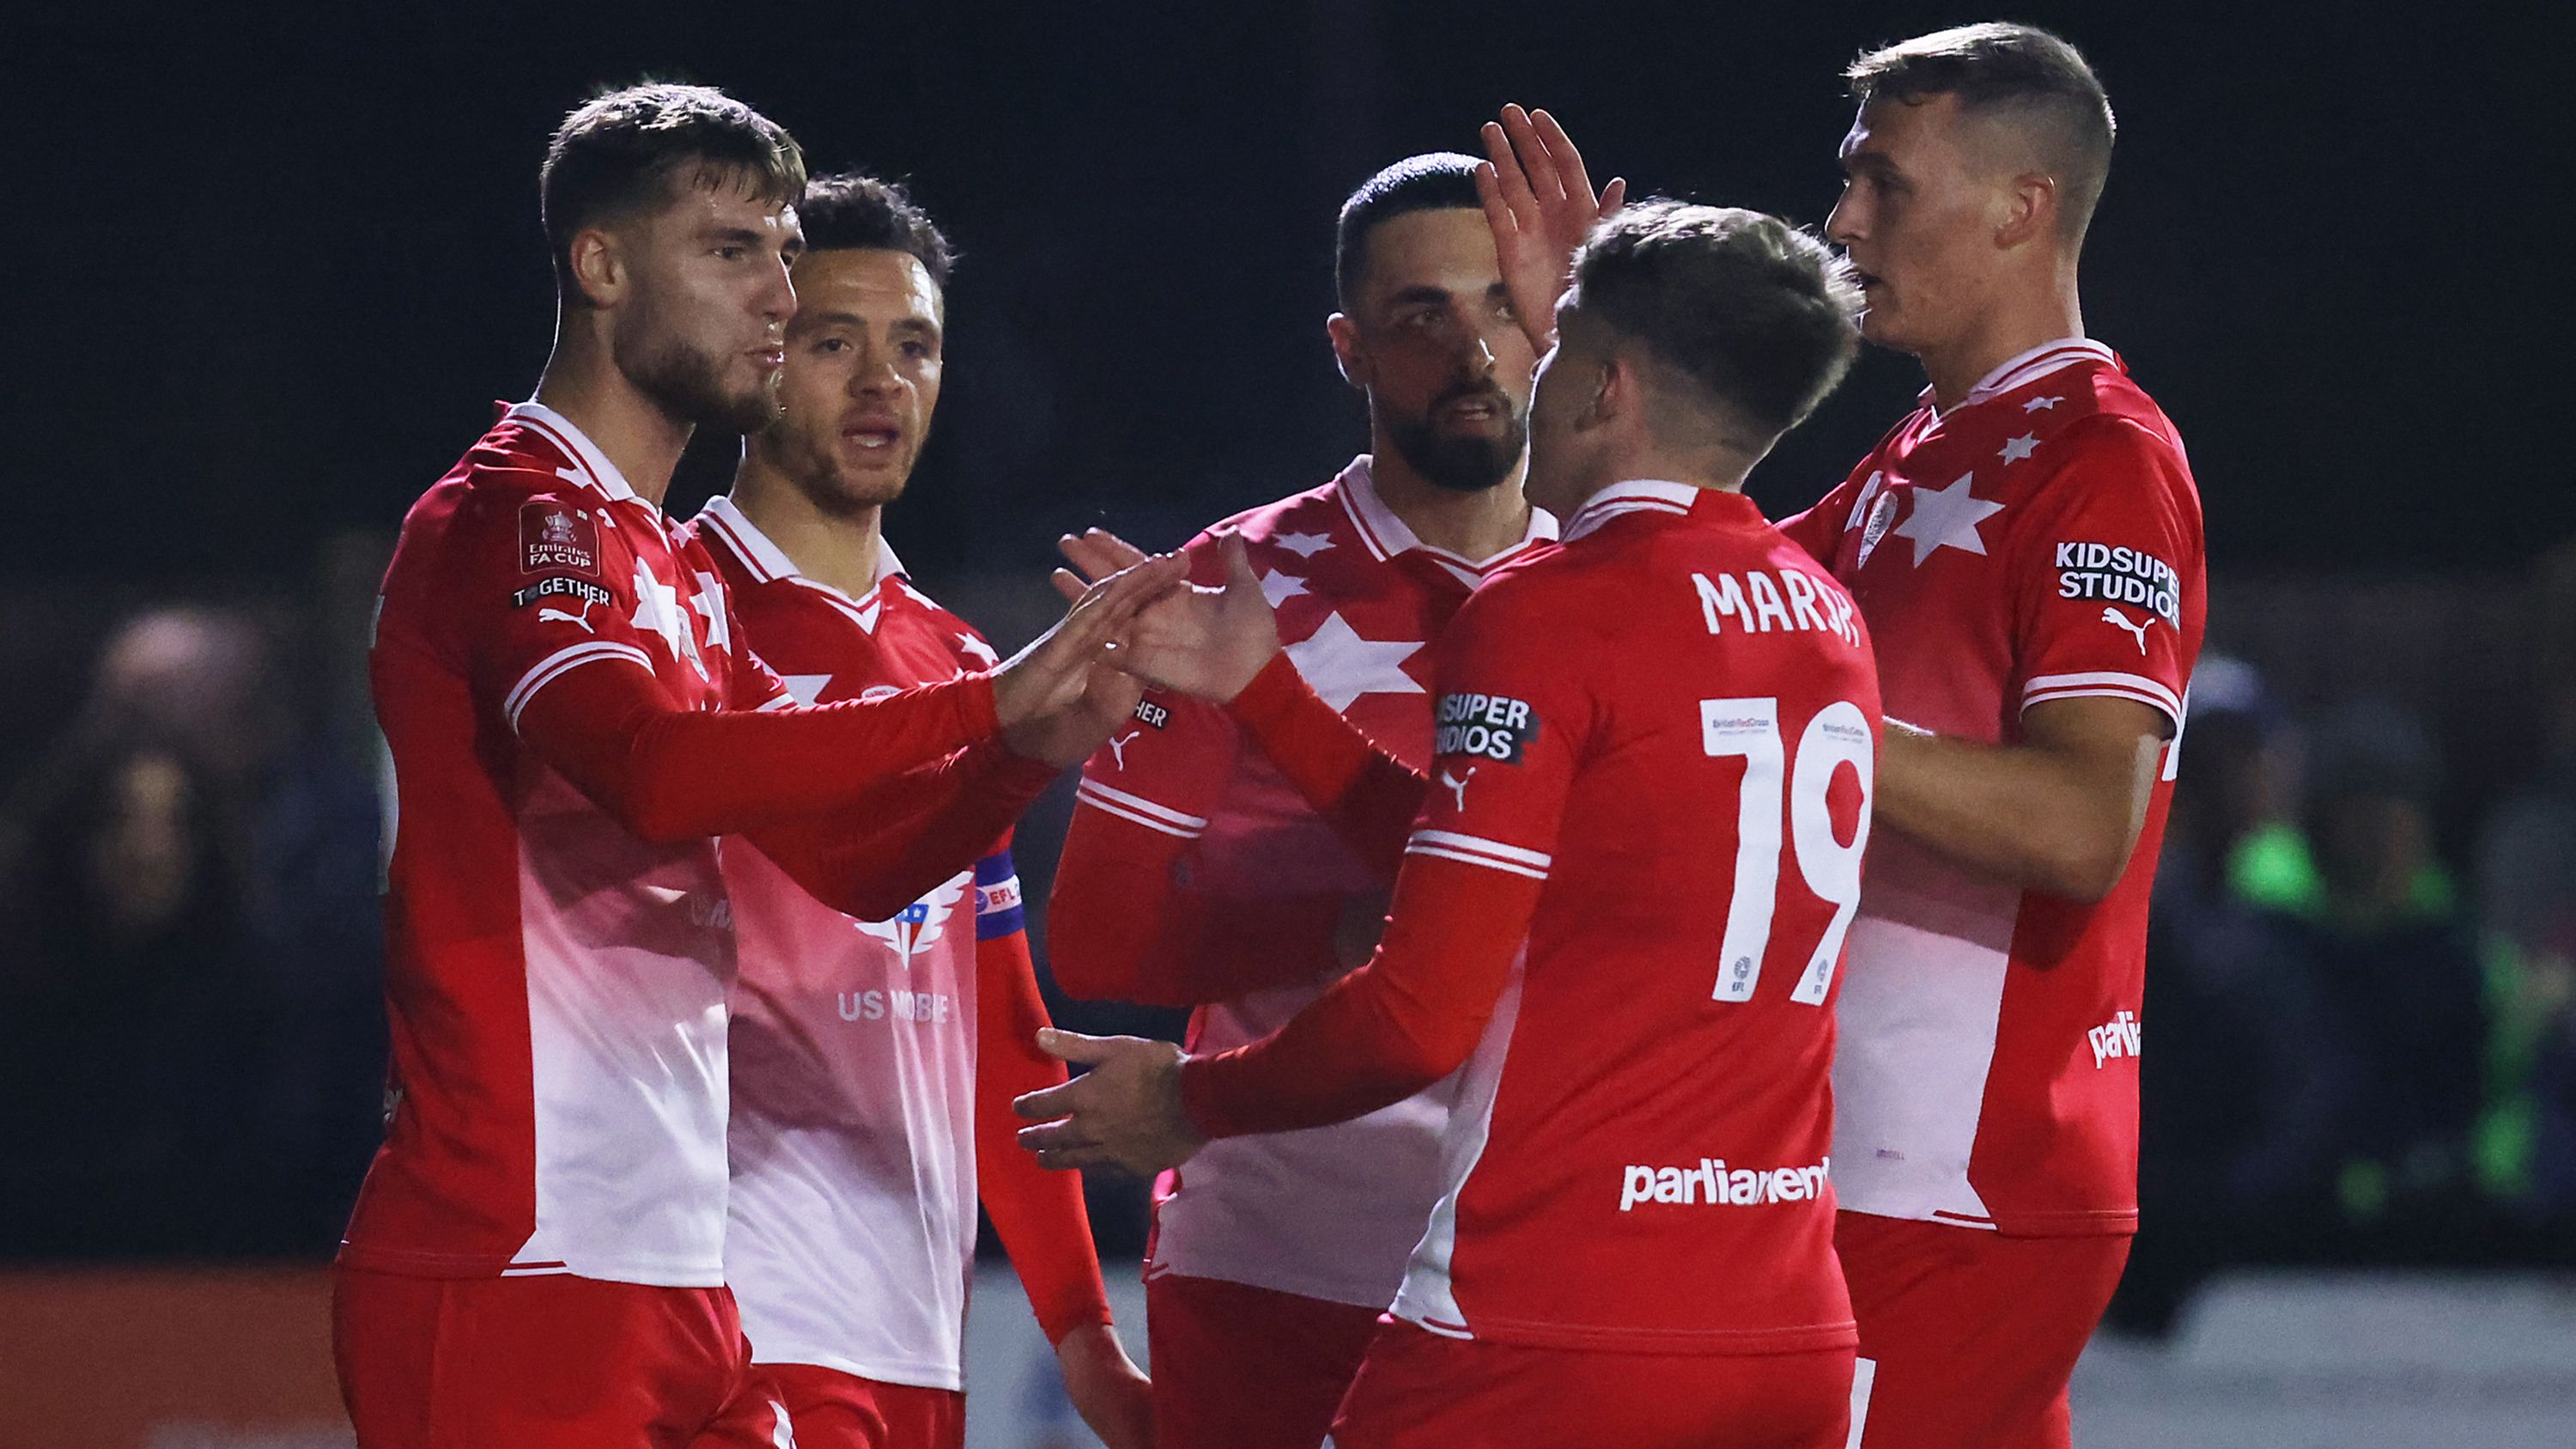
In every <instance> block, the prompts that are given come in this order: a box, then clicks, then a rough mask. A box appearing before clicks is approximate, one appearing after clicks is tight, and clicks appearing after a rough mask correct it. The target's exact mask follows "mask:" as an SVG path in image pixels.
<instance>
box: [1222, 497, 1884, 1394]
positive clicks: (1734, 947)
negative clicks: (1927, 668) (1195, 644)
mask: <svg viewBox="0 0 2576 1449" xmlns="http://www.w3.org/2000/svg"><path fill="white" fill-rule="evenodd" d="M1435 651H1436V654H1437V656H1438V658H1437V661H1436V663H1435V666H1434V673H1435V677H1436V680H1437V683H1436V686H1435V688H1436V691H1437V695H1436V699H1435V702H1434V705H1433V710H1434V718H1435V719H1436V721H1437V730H1438V732H1437V736H1436V738H1435V741H1434V744H1433V751H1432V753H1433V759H1432V764H1431V770H1430V773H1429V775H1428V777H1427V778H1426V777H1424V776H1417V775H1412V774H1408V773H1405V772H1403V771H1402V770H1401V768H1400V767H1399V766H1397V765H1396V763H1395V762H1393V761H1391V760H1390V759H1388V758H1387V757H1386V755H1385V754H1384V753H1383V752H1382V751H1378V750H1375V749H1374V747H1364V748H1363V749H1362V750H1361V760H1362V761H1364V764H1362V763H1359V762H1354V761H1352V760H1351V758H1350V755H1351V742H1352V739H1353V736H1352V734H1351V732H1350V731H1349V730H1348V729H1347V727H1345V726H1344V725H1343V724H1342V722H1341V721H1338V720H1335V719H1333V718H1332V717H1331V716H1330V715H1329V714H1328V713H1326V712H1324V709H1323V706H1322V705H1320V704H1319V703H1317V702H1315V701H1314V700H1312V699H1311V698H1308V697H1306V696H1304V695H1303V693H1302V692H1297V687H1296V684H1295V681H1293V680H1291V679H1287V678H1286V676H1285V673H1284V671H1280V670H1276V669H1270V670H1265V671H1264V672H1263V674H1262V675H1261V676H1260V677H1258V678H1256V679H1255V680H1254V681H1253V683H1252V685H1251V687H1249V688H1247V689H1246V690H1245V691H1244V692H1243V693H1242V694H1241V695H1240V696H1238V697H1237V698H1236V700H1235V701H1234V704H1233V705H1232V709H1233V711H1234V714H1235V717H1236V718H1238V719H1239V720H1242V721H1243V722H1244V723H1245V726H1246V728H1247V730H1248V732H1250V733H1251V734H1252V735H1253V736H1254V738H1255V739H1256V740H1258V741H1259V742H1260V744H1261V746H1262V748H1263V749H1264V750H1265V751H1266V752H1269V753H1271V754H1272V755H1273V756H1274V757H1275V758H1277V759H1279V760H1280V761H1281V762H1282V763H1283V766H1284V767H1285V768H1286V770H1287V771H1288V773H1289V774H1290V776H1291V777H1292V778H1294V779H1296V780H1297V781H1298V782H1299V784H1300V788H1302V789H1304V790H1305V791H1306V792H1307V793H1308V795H1309V797H1310V798H1313V799H1315V800H1316V801H1317V802H1318V803H1319V804H1321V805H1322V806H1323V807H1324V808H1325V809H1326V810H1328V811H1330V812H1332V815H1333V818H1334V819H1335V820H1337V821H1338V822H1340V823H1342V824H1343V825H1344V827H1345V828H1346V829H1347V830H1349V831H1350V832H1351V834H1352V838H1353V839H1354V840H1363V841H1377V840H1383V841H1384V842H1385V844H1386V846H1388V847H1390V848H1394V849H1400V851H1401V855H1400V857H1399V858H1400V859H1401V861H1402V869H1401V871H1400V872H1399V874H1398V876H1397V880H1396V888H1395V904H1394V909H1393V912H1392V914H1391V916H1390V918H1389V924H1388V927H1387V935H1386V939H1385V940H1384V941H1383V942H1382V943H1381V944H1380V946H1379V948H1378V952H1377V955H1376V956H1375V957H1374V958H1373V959H1372V960H1371V961H1370V962H1369V964H1368V965H1367V966H1366V967H1364V968H1362V969H1361V970H1359V971H1356V972H1354V973H1352V974H1351V975H1349V976H1346V977H1343V978H1342V979H1340V980H1338V981H1336V982H1334V983H1333V984H1332V985H1331V986H1330V987H1329V988H1327V989H1326V990H1325V991H1324V992H1323V993H1322V994H1321V996H1320V997H1319V998H1318V999H1317V1001H1316V1002H1315V1003H1314V1005H1313V1006H1311V1007H1309V1008H1307V1009H1306V1010H1305V1011H1304V1012H1301V1013H1300V1014H1299V1016H1298V1018H1297V1019H1296V1020H1294V1021H1292V1022H1290V1023H1288V1024H1287V1025H1286V1026H1285V1027H1283V1028H1282V1029H1281V1030H1280V1031H1279V1032H1278V1033H1276V1034H1275V1035H1273V1036H1270V1037H1268V1038H1266V1039H1264V1040H1263V1041H1260V1042H1257V1043H1254V1044H1252V1045H1250V1046H1247V1047H1244V1048H1241V1049H1239V1050H1236V1051H1232V1052H1228V1053H1223V1054H1220V1055H1217V1056H1214V1057H1208V1056H1192V1057H1191V1058H1189V1059H1188V1060H1187V1061H1185V1062H1184V1063H1183V1064H1182V1068H1181V1097H1182V1103H1183V1107H1184V1109H1185V1110H1186V1111H1188V1113H1189V1114H1190V1117H1191V1120H1192V1121H1194V1122H1196V1123H1197V1124H1198V1125H1199V1126H1200V1128H1201V1130H1202V1131H1203V1132H1205V1133H1206V1134H1207V1135H1208V1136H1210V1137H1214V1138H1219V1139H1224V1138H1228V1137H1231V1136H1233V1135H1235V1134H1240V1133H1257V1132H1263V1131H1275V1130H1281V1129H1284V1128H1288V1127H1292V1126H1298V1125H1303V1124H1305V1123H1309V1122H1315V1121H1330V1120H1333V1119H1334V1118H1335V1117H1337V1116H1340V1115H1342V1114H1344V1113H1346V1112H1349V1111H1355V1110H1360V1109H1361V1108H1363V1107H1364V1106H1365V1105H1367V1104H1370V1103H1374V1102H1378V1101H1383V1100H1385V1098H1386V1094H1387V1093H1389V1092H1393V1091H1399V1090H1402V1089H1404V1087H1405V1086H1407V1085H1408V1084H1411V1083H1414V1082H1418V1081H1422V1080H1427V1079H1428V1074H1431V1073H1435V1072H1438V1071H1440V1070H1442V1069H1443V1068H1444V1067H1445V1066H1446V1065H1448V1064H1450V1063H1454V1062H1457V1061H1459V1060H1460V1059H1462V1058H1463V1059H1464V1060H1465V1061H1466V1064H1467V1065H1466V1070H1465V1072H1464V1073H1463V1075H1462V1076H1461V1078H1460V1085H1459V1089H1458V1097H1457V1104H1456V1107H1455V1108H1454V1110H1453V1111H1452V1112H1451V1115H1450V1118H1449V1125H1448V1129H1447V1131H1446V1133H1445V1136H1444V1139H1443V1143H1442V1154H1441V1167H1440V1175H1441V1195H1440V1197H1439V1200H1438V1203H1437V1204H1436V1206H1435V1207H1434V1208H1433V1209H1432V1213H1431V1220H1430V1225H1429V1228H1428V1230H1427V1231H1426V1232H1425V1233H1424V1234H1423V1236H1422V1241H1421V1243H1420V1245H1419V1246H1418V1247H1417V1248H1416V1249H1415V1250H1414V1254H1413V1260H1412V1264H1411V1267H1410V1269H1409V1270H1408V1272H1407V1273H1406V1276H1405V1280H1404V1286H1403V1289H1402V1291H1401V1292H1400V1293H1399V1294H1398V1295H1397V1297H1396V1300H1395V1305H1394V1312H1395V1313H1396V1315H1397V1316H1398V1317H1401V1318H1403V1319H1405V1320H1407V1321H1410V1322H1412V1323H1416V1324H1419V1325H1420V1326H1422V1327H1423V1328H1425V1329H1427V1330H1429V1331H1431V1332H1434V1333H1439V1334H1445V1335H1449V1336H1452V1337H1460V1338H1478V1339H1487V1340H1491V1341H1495V1342H1501V1343H1512V1344H1522V1345H1529V1346H1535V1347H1547V1348H1568V1349H1604V1350H1609V1349H1615V1350H1625V1351H1631V1352H1654V1353H1667V1354H1671V1353H1690V1354H1735V1353H1747V1354H1758V1353H1781V1352H1792V1351H1801V1350H1808V1349H1830V1348H1838V1347H1843V1346H1846V1345H1849V1344H1851V1343H1852V1342H1853V1341H1854V1333H1853V1325H1852V1314H1851V1303H1850V1300H1849V1298H1848V1297H1847V1296H1846V1294H1845V1292H1844V1288H1843V1279H1842V1273H1841V1271H1840V1269H1839V1267H1838V1266H1837V1264H1836V1262H1835V1259H1834V1250H1833V1228H1834V1221H1833V1219H1834V1189H1833V1184H1832V1181H1831V1177H1832V1174H1833V1173H1834V1171H1835V1164H1834V1162H1833V1161H1832V1159H1831V1157H1830V1155H1829V1154H1830V1148H1831V1138H1832V1134H1833V1101H1832V1089H1831V1086H1830V1083H1829V1074H1830V1071H1831V1063H1832V1058H1833V1047H1834V1014H1833V995H1834V989H1835V984H1836V980H1837V978H1838V976H1839V974H1840V973H1839V971H1838V969H1837V968H1838V966H1839V965H1840V963H1841V960H1842V955H1843V939H1844V935H1845V933H1846V931H1847V930H1848V929H1849V927H1850V925H1851V922H1852V918H1853V915H1854V913H1855V912H1856V911H1857V909H1858V907H1859V904H1860V864H1861V857H1862V853H1863V852H1864V851H1865V850H1866V849H1867V846H1868V839H1869V818H1870V813H1869V806H1870V793H1871V788H1872V782H1873V780H1874V778H1875V765H1876V760H1877V754H1878V743H1879V722H1880V718H1881V716H1880V712H1879V699H1878V686H1877V681H1876V678H1875V668H1874V666H1873V664H1872V662H1871V658H1870V650H1869V639H1868V635H1867V633H1866V632H1865V631H1864V630H1863V629H1862V627H1861V624H1860V615H1859V612H1858V610H1857V608H1856V607H1855V606H1854V605H1853V603H1852V602H1851V599H1850V597H1849V596H1848V595H1846V594H1845V593H1844V592H1843V590H1842V589H1841V588H1840V586H1838V585H1836V584H1835V583H1834V582H1833V581H1832V579H1831V578H1830V577H1829V576H1828V575H1827V574H1826V573H1825V571H1824V570H1823V568H1821V567H1820V566H1819V565H1817V564H1816V562H1815V561H1814V560H1813V559H1811V558H1809V557H1808V556H1807V555H1806V554H1805V553H1803V552H1802V551H1800V550H1799V549H1798V547H1797V546H1796V545H1794V544H1792V543H1790V542H1789V541H1788V540H1787V539H1786V538H1783V537H1782V536H1781V535H1780V534H1779V532H1778V531H1777V530H1775V529H1773V528H1772V527H1771V526H1770V525H1769V524H1767V523H1765V522H1763V521H1762V515H1761V513H1760V512H1759V511H1758V510H1757V509H1756V508H1755V507H1754V506H1753V504H1752V503H1751V502H1750V501H1749V500H1747V499H1746V498H1744V497H1743V496H1742V495H1741V494H1736V493H1706V492H1703V491H1701V490H1699V489H1696V488H1692V487H1688V486H1685V485H1682V484H1678V483H1670V482H1656V481H1643V480H1641V481H1634V482H1627V483H1621V484H1618V485H1616V486H1614V487H1611V488H1608V489H1605V490H1604V491H1602V492H1601V493H1600V494H1598V495H1596V496H1595V497H1594V498H1593V500H1592V501H1591V502H1590V503H1588V504H1586V506H1585V507H1584V508H1583V510H1582V511H1580V512H1578V513H1577V514H1575V516H1574V517H1573V518H1572V519H1570V520H1568V521H1567V524H1566V529H1565V544H1564V546H1563V547H1561V548H1556V549H1543V550H1540V551H1538V552H1537V553H1535V554H1534V555H1532V556H1531V557H1529V558H1528V559H1526V560H1524V561H1521V562H1517V563H1514V564H1512V565H1510V566H1508V567H1505V568H1503V569H1500V570H1497V571H1496V572H1495V574H1494V576H1493V577H1492V578H1491V579H1489V580H1487V581H1486V583H1485V584H1484V585H1483V586H1481V587H1480V588H1478V589H1477V590H1476V592H1475V594H1474V595H1473V596H1472V597H1470V598H1469V599H1468V601H1467V603H1466V606H1465V607H1464V608H1462V609H1460V610H1459V612H1458V616H1457V618H1456V619H1455V620H1454V621H1452V622H1451V624H1450V626H1449V628H1448V630H1447V632H1445V633H1444V634H1443V635H1442V636H1441V638H1440V642H1439V643H1438V644H1437V645H1436V646H1435ZM1319 716H1320V721H1319V719H1318V717H1319ZM1335 756H1339V757H1340V759H1339V760H1338V761H1337V760H1336V759H1335ZM1355 765H1356V766H1357V768H1354V766H1355ZM1398 842H1401V844H1400V846H1398Z"/></svg>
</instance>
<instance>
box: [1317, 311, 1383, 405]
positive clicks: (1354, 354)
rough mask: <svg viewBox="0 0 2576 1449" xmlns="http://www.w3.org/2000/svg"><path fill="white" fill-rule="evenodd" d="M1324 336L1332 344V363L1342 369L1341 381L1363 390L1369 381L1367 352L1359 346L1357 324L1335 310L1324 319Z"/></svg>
mask: <svg viewBox="0 0 2576 1449" xmlns="http://www.w3.org/2000/svg"><path fill="white" fill-rule="evenodd" d="M1324 336H1325V337H1327V338H1329V339H1331V341H1332V344H1333V365H1334V366H1335V367H1338V368H1340V369H1341V371H1342V381H1344V382H1346V383H1349V384H1350V385H1351V386H1353V387H1355V388H1359V389H1362V390H1363V391H1365V390H1366V389H1367V387H1368V385H1369V383H1370V381H1371V377H1372V375H1371V372H1370V369H1369V361H1368V352H1367V350H1366V349H1365V348H1363V347H1361V346H1360V329H1359V324H1357V323H1355V322H1353V321H1352V320H1351V319H1350V318H1349V317H1347V316H1345V315H1343V314H1342V313H1339V312H1336V313H1334V314H1333V315H1332V316H1330V317H1327V318H1325V319H1324Z"/></svg>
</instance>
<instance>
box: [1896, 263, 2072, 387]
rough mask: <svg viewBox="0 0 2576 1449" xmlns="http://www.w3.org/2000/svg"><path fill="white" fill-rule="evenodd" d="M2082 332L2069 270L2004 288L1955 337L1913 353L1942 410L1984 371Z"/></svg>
mask: <svg viewBox="0 0 2576 1449" xmlns="http://www.w3.org/2000/svg"><path fill="white" fill-rule="evenodd" d="M2083 335H2084V305H2083V303H2082V301H2081V300H2080V299H2079V298H2078V297H2077V296H2076V291H2075V274H2074V271H2073V269H2072V268H2069V269H2068V270H2067V271H2066V272H2065V274H2064V275H2063V276H2061V277H2059V278H2057V279H2056V281H2055V282H2054V283H2053V284H2051V285H2047V286H2034V287H2029V288H2024V289H2021V290H2020V291H2018V292H2014V293H2007V294H2006V296H2005V297H2004V299H2003V300H2002V302H2001V304H2000V305H1998V306H1994V307H1990V308H1988V309H1986V310H1985V311H1984V312H1983V313H1981V314H1979V315H1978V317H1977V318H1976V319H1975V322H1974V324H1973V325H1971V326H1970V327H1969V328H1968V329H1967V330H1966V331H1965V332H1963V333H1962V334H1961V335H1960V336H1959V337H1958V338H1956V339H1954V340H1951V341H1947V342H1944V343H1943V344H1942V345H1940V346H1939V347H1927V348H1924V349H1923V350H1921V351H1919V352H1917V353H1916V354H1915V356H1916V357H1917V358H1919V359H1920V360H1921V361H1922V363H1923V375H1924V376H1925V378H1927V379H1928V380H1929V381H1930V382H1931V384H1932V403H1933V406H1935V407H1937V408H1939V409H1940V410H1941V411H1943V412H1948V411H1949V410H1950V409H1952V408H1954V407H1957V406H1958V405H1959V404H1960V403H1961V402H1963V401H1965V400H1966V399H1967V396H1968V393H1969V391H1970V390H1971V389H1973V388H1975V387H1976V385H1977V384H1978V383H1979V382H1982V381H1984V380H1985V377H1986V374H1988V373H1990V372H1993V371H1994V370H1995V369H1996V368H1998V367H2001V366H2003V365H2004V364H2005V363H2007V362H2010V361H2011V360H2012V359H2014V358H2016V357H2019V356H2021V355H2022V354H2023V353H2025V352H2028V351H2030V350H2031V349H2032V348H2034V347H2039V346H2042V345H2044V344H2047V343H2050V342H2055V341H2057V340H2058V339H2059V338H2061V337H2081V336H2083Z"/></svg>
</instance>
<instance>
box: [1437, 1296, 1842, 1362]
mask: <svg viewBox="0 0 2576 1449" xmlns="http://www.w3.org/2000/svg"><path fill="white" fill-rule="evenodd" d="M1395 1316H1396V1317H1397V1318H1400V1319H1402V1320H1403V1321H1405V1322H1407V1323H1410V1324H1412V1325H1414V1326H1415V1327H1417V1328H1420V1329H1422V1330H1424V1331H1425V1332H1428V1333H1436V1334H1439V1335H1441V1336H1443V1337H1445V1338H1471V1339H1474V1340H1476V1341H1477V1342H1480V1343H1500V1344H1510V1345H1515V1346H1518V1347H1523V1348H1554V1349H1576V1350H1581V1351H1585V1352H1593V1353H1649V1354H1691V1355H1705V1356H1707V1357H1710V1358H1737V1357H1743V1358H1751V1357H1756V1356H1760V1355H1767V1354H1779V1353H1814V1352H1819V1351H1823V1350H1829V1349H1838V1348H1857V1347H1858V1346H1859V1345H1860V1327H1859V1325H1858V1324H1857V1323H1855V1322H1854V1321H1853V1320H1851V1319H1844V1320H1842V1321H1841V1322H1839V1323H1814V1324H1804V1325H1800V1326H1797V1327H1792V1328H1760V1329H1743V1328H1595V1327H1588V1326H1585V1325H1582V1324H1570V1323H1526V1322H1521V1321H1517V1320H1513V1319H1499V1320H1498V1319H1493V1318H1488V1317H1486V1316H1484V1315H1483V1314H1478V1315H1476V1317H1475V1320H1474V1321H1473V1322H1471V1323H1466V1324H1456V1323H1443V1322H1437V1321H1434V1320H1433V1319H1432V1318H1430V1316H1429V1315H1427V1314H1425V1313H1423V1312H1422V1311H1421V1310H1420V1309H1418V1308H1410V1307H1408V1306H1406V1305H1403V1304H1399V1305H1397V1307H1396V1309H1395Z"/></svg>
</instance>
